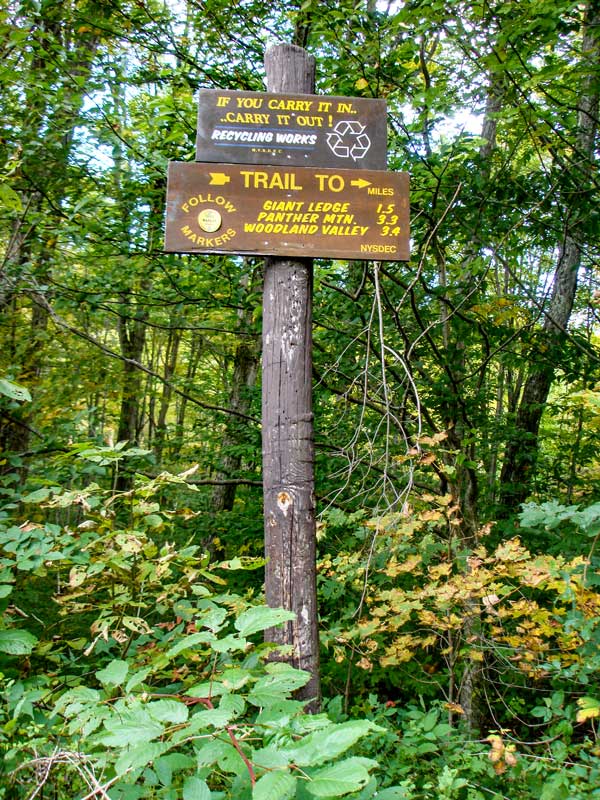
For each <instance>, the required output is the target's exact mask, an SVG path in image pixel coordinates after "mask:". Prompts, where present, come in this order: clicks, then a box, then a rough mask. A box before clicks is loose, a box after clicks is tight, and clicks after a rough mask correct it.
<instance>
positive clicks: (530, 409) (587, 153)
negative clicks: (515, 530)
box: [500, 0, 600, 514]
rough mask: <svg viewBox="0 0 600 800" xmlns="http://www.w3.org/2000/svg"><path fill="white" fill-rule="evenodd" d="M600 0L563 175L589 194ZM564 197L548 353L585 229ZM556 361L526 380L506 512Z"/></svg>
mask: <svg viewBox="0 0 600 800" xmlns="http://www.w3.org/2000/svg"><path fill="white" fill-rule="evenodd" d="M599 29H600V2H599V0H590V2H589V3H588V6H587V8H586V14H585V20H584V30H583V41H582V54H583V58H585V59H586V60H587V61H588V63H589V65H590V67H589V73H588V76H587V77H586V79H585V80H584V81H583V84H582V92H581V96H580V98H579V103H578V114H577V143H576V144H577V146H576V151H575V154H574V158H575V163H574V165H572V166H571V170H572V171H573V174H567V175H566V176H565V178H566V181H567V183H569V184H571V185H573V184H574V185H575V186H576V191H577V195H579V197H580V198H582V199H583V201H584V202H585V201H586V199H587V200H589V199H591V192H592V187H591V186H590V175H591V173H592V170H593V166H594V153H595V149H594V145H595V140H596V134H597V128H598V85H597V80H596V77H595V73H594V70H593V67H594V66H595V65H596V64H597V63H598V61H599V60H600V36H599V34H598V31H599ZM567 195H568V198H569V200H568V202H567V200H565V203H564V207H565V227H564V234H563V241H562V242H561V245H560V250H559V256H558V261H557V265H556V269H555V272H554V282H553V287H552V295H551V297H550V301H549V303H548V307H547V308H546V309H545V312H544V313H545V319H544V324H543V332H544V336H545V340H546V342H547V344H548V345H549V352H550V353H551V352H552V350H553V349H555V348H556V346H557V345H559V344H560V343H561V342H562V341H563V340H564V338H565V332H566V328H567V325H568V324H569V318H570V316H571V310H572V308H573V302H574V300H575V292H576V290H577V273H578V270H579V266H580V263H581V246H582V242H583V231H582V226H581V221H580V220H581V218H582V216H583V217H585V215H584V214H583V215H582V214H581V213H578V209H573V208H571V202H572V198H573V196H575V193H574V192H573V193H568V192H567ZM554 373H555V364H554V362H553V361H551V360H550V359H549V360H548V361H546V362H542V363H537V364H534V365H533V366H532V368H531V371H530V373H529V375H528V377H527V379H526V381H525V385H524V387H523V394H522V396H521V401H520V403H519V408H518V411H517V414H516V418H515V430H514V434H513V436H512V438H511V440H510V441H509V443H508V445H507V448H506V453H505V458H504V464H503V467H502V474H501V479H500V480H501V489H500V503H501V508H502V512H503V513H504V514H507V513H508V514H509V513H511V512H513V511H516V510H517V509H518V507H519V505H520V504H521V503H523V502H524V501H525V500H526V499H527V496H528V494H529V492H530V488H531V481H532V477H533V474H534V467H535V463H536V458H537V452H538V434H539V428H540V422H541V419H542V414H543V412H544V407H545V405H546V402H547V400H548V395H549V393H550V388H551V386H552V382H553V380H554Z"/></svg>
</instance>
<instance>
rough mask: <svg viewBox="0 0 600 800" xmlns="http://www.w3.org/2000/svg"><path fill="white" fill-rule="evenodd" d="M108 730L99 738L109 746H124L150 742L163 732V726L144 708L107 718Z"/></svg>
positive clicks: (106, 726)
mask: <svg viewBox="0 0 600 800" xmlns="http://www.w3.org/2000/svg"><path fill="white" fill-rule="evenodd" d="M104 727H105V728H106V732H105V733H102V734H100V736H99V740H100V741H101V742H102V744H105V745H106V746H108V747H124V746H126V745H129V744H131V742H139V743H140V744H141V743H142V742H149V741H151V740H152V739H156V738H157V737H158V736H160V735H161V734H162V732H163V726H162V725H161V724H160V722H158V721H157V720H155V719H153V718H152V717H151V716H150V714H149V713H148V712H147V711H146V710H145V709H142V708H138V709H135V710H132V711H130V712H128V713H125V714H120V715H118V716H115V717H113V718H112V719H107V720H105V722H104Z"/></svg>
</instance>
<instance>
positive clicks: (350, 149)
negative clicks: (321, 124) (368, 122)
mask: <svg viewBox="0 0 600 800" xmlns="http://www.w3.org/2000/svg"><path fill="white" fill-rule="evenodd" d="M364 130H365V126H364V125H362V124H361V123H360V122H359V121H358V120H355V119H352V120H350V119H344V120H341V121H340V122H338V124H337V125H336V126H335V128H334V129H333V130H332V131H331V133H328V134H327V144H328V145H329V149H330V150H331V152H332V153H333V154H334V155H336V156H339V158H352V159H354V161H358V160H359V159H361V158H364V157H365V156H366V155H367V153H368V151H369V148H370V147H371V140H370V139H369V137H368V136H367V134H366V133H365V132H364Z"/></svg>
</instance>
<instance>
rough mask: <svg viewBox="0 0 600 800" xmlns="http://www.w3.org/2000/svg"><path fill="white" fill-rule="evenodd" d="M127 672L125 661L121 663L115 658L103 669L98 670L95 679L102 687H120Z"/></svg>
mask: <svg viewBox="0 0 600 800" xmlns="http://www.w3.org/2000/svg"><path fill="white" fill-rule="evenodd" d="M128 672H129V664H128V663H127V662H126V661H121V659H119V658H115V660H114V661H111V662H110V664H107V666H106V667H105V668H104V669H99V670H98V672H96V673H95V674H96V677H97V678H98V680H99V681H100V683H101V684H102V685H103V686H121V684H122V683H123V681H124V680H125V678H126V677H127V673H128Z"/></svg>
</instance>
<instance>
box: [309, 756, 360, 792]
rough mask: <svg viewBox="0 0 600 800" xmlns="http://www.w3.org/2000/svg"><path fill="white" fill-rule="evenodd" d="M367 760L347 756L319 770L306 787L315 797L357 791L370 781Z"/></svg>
mask: <svg viewBox="0 0 600 800" xmlns="http://www.w3.org/2000/svg"><path fill="white" fill-rule="evenodd" d="M366 761H367V759H363V758H347V759H345V760H344V761H340V762H338V763H337V764H333V766H331V767H325V768H324V769H320V770H317V771H316V772H314V773H313V774H312V776H311V780H310V781H309V782H308V783H307V784H306V787H305V788H306V789H307V791H308V792H310V794H312V795H314V796H315V797H340V796H341V795H344V794H348V792H357V791H358V790H359V789H362V788H363V786H366V785H367V783H368V782H369V773H368V770H367V769H366V767H365V762H366ZM371 763H374V762H371Z"/></svg>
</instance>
